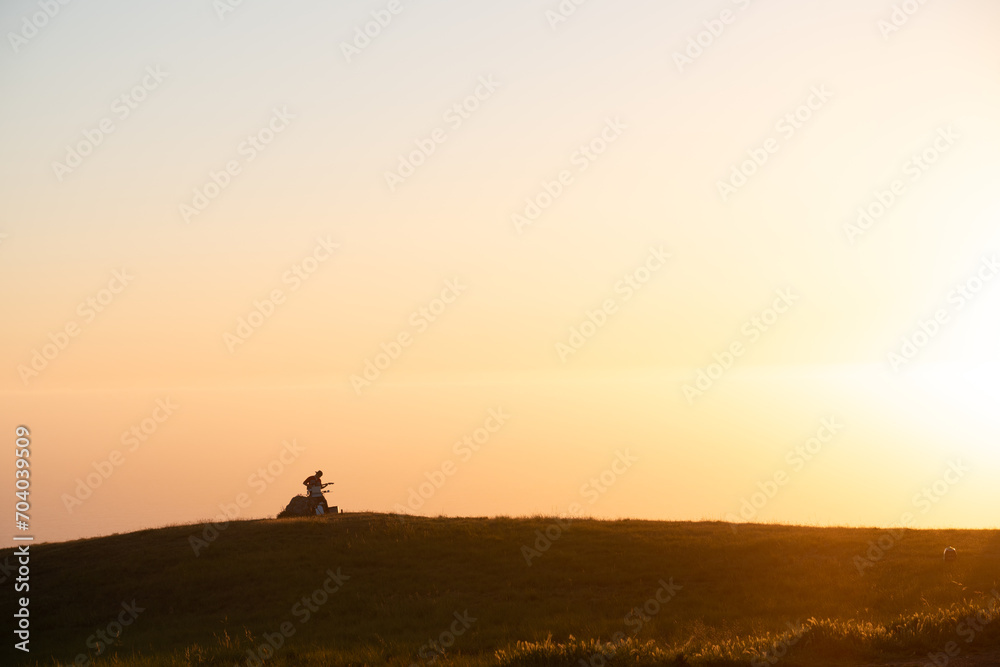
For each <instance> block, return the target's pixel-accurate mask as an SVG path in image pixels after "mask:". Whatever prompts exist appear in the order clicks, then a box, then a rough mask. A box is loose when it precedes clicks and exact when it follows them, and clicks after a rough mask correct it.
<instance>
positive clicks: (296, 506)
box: [278, 496, 338, 519]
mask: <svg viewBox="0 0 1000 667" xmlns="http://www.w3.org/2000/svg"><path fill="white" fill-rule="evenodd" d="M337 513H338V510H337V507H336V506H331V507H330V511H329V512H327V514H337ZM293 516H316V512H315V511H314V510H310V509H309V498H307V497H305V496H293V497H292V499H291V500H289V501H288V505H286V506H285V509H283V510H281V512H280V513H279V514H278V518H279V519H286V518H288V517H293Z"/></svg>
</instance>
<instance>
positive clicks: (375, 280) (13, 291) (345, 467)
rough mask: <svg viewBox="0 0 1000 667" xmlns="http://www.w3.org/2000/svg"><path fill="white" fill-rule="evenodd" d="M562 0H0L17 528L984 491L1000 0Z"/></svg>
mask: <svg viewBox="0 0 1000 667" xmlns="http://www.w3.org/2000/svg"><path fill="white" fill-rule="evenodd" d="M559 6H560V5H559V3H557V2H550V3H541V4H539V3H529V2H511V3H504V4H503V5H502V6H501V5H496V6H494V5H490V6H486V5H483V4H482V3H458V2H443V3H437V4H434V5H424V4H420V3H414V4H413V5H412V6H411V5H409V4H408V3H405V2H404V3H401V4H398V5H397V4H393V5H392V6H391V7H390V5H389V3H386V2H355V3H338V4H337V5H336V6H319V5H317V6H315V7H295V8H290V7H284V6H277V5H273V4H269V3H253V2H245V3H242V4H241V5H240V6H239V7H236V8H233V10H232V11H226V12H223V13H221V15H220V14H218V13H217V12H216V10H214V9H213V5H212V3H209V2H205V3H201V4H197V5H183V4H182V5H178V6H173V5H171V6H163V7H156V8H155V9H154V8H150V7H148V6H137V5H134V4H132V3H124V2H117V1H111V0H109V1H108V2H104V3H98V4H90V5H87V6H84V5H80V6H76V5H75V4H73V5H67V6H62V5H60V9H59V12H58V14H56V15H54V16H52V17H48V18H46V19H45V20H44V21H43V20H42V19H38V18H37V17H36V14H37V13H38V12H39V11H40V10H39V9H38V6H37V5H35V4H32V3H27V2H19V3H14V4H8V5H5V6H4V7H3V8H2V9H0V25H2V26H4V28H5V33H6V34H7V48H6V50H5V51H4V50H0V54H2V55H0V86H2V87H3V90H4V92H5V95H4V98H5V102H4V110H3V112H2V113H0V136H2V139H3V145H4V150H3V153H2V155H0V201H3V203H4V206H3V214H2V216H0V274H2V281H0V300H2V303H3V308H4V312H5V313H6V317H7V319H6V326H4V327H3V332H2V336H3V344H2V346H0V355H2V358H3V361H2V364H0V368H4V369H6V371H5V372H4V373H2V374H0V393H2V396H3V403H4V408H3V410H2V411H0V414H2V416H3V420H2V421H3V425H4V426H3V427H4V428H5V429H6V431H7V432H8V433H9V434H10V437H11V440H12V441H13V439H14V437H15V436H14V435H13V433H14V429H15V427H16V426H18V425H21V424H23V425H26V426H28V427H29V428H30V430H31V432H32V438H33V445H32V451H33V454H32V457H33V458H32V468H31V471H32V496H31V497H32V521H33V526H34V530H35V534H36V536H37V539H47V540H64V539H70V538H74V537H79V536H90V535H99V534H107V533H111V532H116V531H124V530H132V529H135V528H139V527H148V526H158V525H163V524H166V523H180V522H193V521H198V520H202V519H207V518H211V517H212V516H213V515H214V514H217V513H218V512H219V511H220V507H223V508H224V507H226V506H228V505H230V504H231V503H233V502H234V499H235V498H237V497H238V496H239V495H240V494H243V493H246V494H248V495H249V497H250V499H251V500H252V502H251V503H250V504H249V506H247V507H244V508H241V515H242V516H251V517H261V516H273V515H274V514H275V513H277V511H279V510H280V509H281V507H282V506H283V505H284V503H285V502H287V500H288V498H289V497H290V496H291V495H293V494H295V493H297V492H299V490H300V488H301V485H300V482H301V481H302V479H304V478H305V477H306V476H307V475H309V474H311V473H312V472H313V471H314V470H316V469H317V468H322V469H323V470H324V471H325V472H326V473H327V478H328V479H331V480H332V481H335V482H336V484H335V486H334V487H333V493H332V494H331V495H330V500H331V502H332V504H337V505H340V506H342V507H344V508H346V509H348V510H376V511H392V510H397V511H400V510H401V509H405V510H406V511H412V512H415V513H421V514H431V515H434V514H439V513H443V514H451V515H463V514H477V515H478V514H489V515H492V514H534V513H561V512H566V511H567V508H568V507H570V506H571V505H572V504H573V503H580V504H581V505H582V506H583V507H584V510H585V511H586V512H587V513H588V514H591V515H593V516H601V517H616V516H634V517H646V518H660V519H699V518H709V519H727V518H730V519H732V518H734V517H736V518H738V517H739V515H740V512H741V508H742V509H743V514H744V516H743V517H742V518H744V519H745V518H747V515H752V518H754V519H762V520H767V521H792V522H807V523H819V524H867V525H871V524H877V525H888V524H891V523H893V522H895V521H897V520H898V519H899V517H900V516H901V515H902V514H903V513H904V512H908V511H909V512H913V513H914V514H915V516H916V525H919V526H937V525H955V526H996V525H997V521H996V520H995V519H994V517H993V514H992V508H993V507H995V506H996V504H997V501H998V500H1000V498H998V496H997V491H996V490H995V485H994V484H993V483H992V479H993V478H994V477H995V476H996V474H997V473H998V472H1000V455H997V454H996V453H995V452H996V446H995V443H996V439H997V436H998V435H1000V432H998V431H1000V428H998V425H997V422H996V419H995V416H994V414H995V405H996V399H997V398H998V396H997V394H998V393H1000V392H998V389H997V384H996V377H997V373H996V371H997V370H998V368H1000V358H998V357H1000V355H998V353H997V346H996V340H997V337H998V334H1000V316H998V315H997V313H998V312H1000V310H998V308H1000V289H998V287H997V286H996V285H994V284H993V283H994V282H995V281H993V278H994V277H995V274H996V273H998V272H1000V266H998V264H997V259H998V257H1000V255H998V252H1000V235H998V232H997V222H998V217H1000V203H998V202H997V198H996V189H995V184H996V182H997V179H998V177H1000V167H998V165H997V161H996V155H997V154H998V151H1000V127H998V125H997V118H1000V113H998V112H1000V91H998V81H1000V78H998V76H997V75H998V69H1000V50H998V46H997V42H996V39H995V35H996V29H997V27H998V21H1000V8H997V7H996V6H995V4H994V3H990V2H987V1H986V0H965V1H963V2H957V3H948V4H941V3H938V4H935V3H928V4H925V5H920V6H919V10H917V11H916V12H915V13H913V14H912V15H901V14H896V15H894V10H893V3H891V2H886V3H870V2H861V1H860V0H851V1H849V2H843V3H838V4H837V6H836V7H822V8H818V7H812V6H803V5H802V4H801V3H793V2H791V1H790V0H782V1H776V2H768V3H757V2H749V1H747V0H735V1H732V2H720V3H687V4H685V5H683V6H673V5H671V6H664V5H662V3H653V2H645V1H643V2H636V3H628V4H627V5H624V6H623V5H616V4H614V3H602V2H588V3H585V4H584V5H581V6H579V7H578V8H577V9H576V11H575V12H573V13H572V14H571V15H565V16H564V15H561V14H558V12H559V9H558V8H559ZM553 12H555V13H553ZM563 19H565V20H563ZM43 22H44V25H41V26H40V27H38V26H36V24H40V23H43ZM888 26H891V27H888ZM895 28H898V29H895ZM366 30H367V32H368V36H367V37H366V36H365V31H366ZM11 35H13V37H12V36H11ZM359 35H361V36H359ZM497 415H504V417H503V419H500V418H499V417H497ZM501 422H502V423H501ZM832 424H836V425H837V427H836V429H832V428H831V425H832ZM834 431H835V432H834ZM820 436H822V439H821V438H820ZM477 437H478V438H479V440H482V442H477V440H476V438H477ZM810 439H814V440H810ZM470 443H471V444H470ZM473 445H474V447H473ZM807 455H808V458H806V456H807ZM626 461H627V462H628V463H627V464H626V463H625V462H626ZM108 466H110V468H109V467H108ZM269 466H270V472H269V469H268V467H269ZM956 468H957V469H960V470H963V471H964V470H965V469H966V468H967V469H968V472H962V474H961V475H959V474H958V473H956V472H954V471H955V470H956ZM949 470H950V471H951V472H948V471H949ZM102 471H103V472H104V473H105V474H104V475H102ZM261 471H263V472H261ZM95 475H96V477H95ZM602 475H603V477H602ZM88 476H90V481H91V482H94V483H90V482H88ZM945 476H947V481H945V482H942V481H941V480H942V479H945ZM98 478H100V479H98ZM602 479H603V481H602ZM594 480H596V481H594ZM609 481H610V482H611V483H608V482H609ZM10 483H11V484H12V485H13V477H11V480H10ZM428 485H430V486H428ZM432 487H433V488H432ZM925 489H930V490H931V491H929V492H928V493H930V496H927V495H922V494H925ZM935 489H936V490H935ZM421 490H422V491H423V493H421ZM772 491H773V493H771V492H772ZM414 494H415V495H414ZM755 494H757V495H755ZM760 494H763V496H762V495H760ZM931 496H933V497H931ZM755 502H756V505H758V506H754V503H755ZM747 503H750V505H749V507H752V510H748V509H746V507H748V505H747ZM925 507H926V508H927V509H926V511H924V508H925Z"/></svg>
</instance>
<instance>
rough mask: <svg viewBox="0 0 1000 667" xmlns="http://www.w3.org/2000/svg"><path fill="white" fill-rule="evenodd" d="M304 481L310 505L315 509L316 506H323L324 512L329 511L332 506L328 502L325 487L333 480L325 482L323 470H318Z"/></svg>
mask: <svg viewBox="0 0 1000 667" xmlns="http://www.w3.org/2000/svg"><path fill="white" fill-rule="evenodd" d="M302 483H303V484H305V486H306V495H307V496H309V501H310V503H311V505H310V507H312V509H313V511H315V510H316V507H319V506H321V507H322V508H323V512H322V513H323V514H326V513H327V512H329V511H330V506H329V505H328V504H327V502H326V496H324V495H323V487H326V486H330V485H331V484H333V482H327V483H326V484H324V483H323V471H322V470H317V471H316V474H315V475H310V476H309V477H306V479H305V481H304V482H302Z"/></svg>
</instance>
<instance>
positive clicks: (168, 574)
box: [0, 514, 1000, 665]
mask: <svg viewBox="0 0 1000 667" xmlns="http://www.w3.org/2000/svg"><path fill="white" fill-rule="evenodd" d="M546 532H547V533H548V537H545V534H546ZM192 537H195V538H198V539H203V538H205V537H212V533H211V532H210V533H208V534H207V535H206V534H205V533H204V532H203V527H202V526H175V527H168V528H162V529H158V530H150V531H143V532H138V533H132V534H127V535H115V536H110V537H104V538H98V539H90V540H78V541H73V542H67V543H60V544H50V545H37V546H35V547H33V548H32V557H31V586H32V590H31V614H32V644H31V646H32V653H31V656H30V657H31V659H32V660H34V661H38V664H52V662H51V658H56V659H58V660H60V661H65V662H67V663H69V662H71V661H72V660H74V658H75V657H76V656H77V655H79V654H85V655H87V656H92V655H93V654H94V648H96V646H97V645H98V642H101V641H102V639H101V638H100V636H99V635H97V634H96V633H97V631H98V630H104V631H105V634H106V635H108V639H110V638H111V637H110V635H113V634H114V632H115V631H116V628H115V627H114V626H113V625H112V627H111V629H110V632H109V631H108V628H109V624H113V622H116V619H118V620H120V621H122V622H123V624H124V622H125V621H128V624H127V625H124V626H123V629H122V630H121V633H120V636H119V637H118V638H117V639H114V640H113V643H112V644H111V645H110V648H109V650H107V651H106V652H105V654H104V656H103V658H102V659H99V660H97V661H96V663H95V664H101V663H102V662H107V661H106V658H108V657H109V656H113V655H115V654H117V655H118V656H120V657H122V658H130V660H129V661H127V662H126V663H125V664H151V665H152V664H170V663H171V662H173V664H226V665H232V664H233V663H234V662H236V661H237V660H241V662H239V664H254V659H253V658H251V655H253V654H255V655H257V656H258V657H260V656H262V657H264V658H267V660H266V661H265V662H266V664H268V665H272V664H278V665H280V664H289V665H296V664H385V662H386V661H388V662H390V663H391V664H400V665H410V664H413V663H418V664H429V663H430V662H431V661H432V660H433V661H434V662H439V661H438V660H434V658H435V656H436V655H437V652H436V647H440V648H441V650H445V651H446V656H447V660H452V661H456V660H457V661H458V662H460V663H469V664H496V663H497V661H498V660H499V661H500V662H503V663H504V664H510V665H514V664H552V663H576V661H577V660H578V659H579V658H580V657H583V658H584V659H585V662H589V663H591V664H594V661H593V660H591V659H590V658H592V657H593V655H594V654H595V651H602V650H604V649H601V648H600V647H599V646H598V647H597V649H595V648H594V647H595V646H596V645H592V644H586V643H584V642H586V641H587V640H595V639H600V640H604V641H608V640H612V639H620V638H623V637H625V638H627V637H634V640H633V644H630V646H633V647H634V646H636V644H635V641H638V642H639V643H643V642H648V641H649V640H654V641H655V645H653V648H655V649H656V650H662V651H664V652H665V653H662V654H649V655H647V656H646V658H648V659H650V660H654V661H663V660H666V659H667V658H666V657H665V656H668V655H669V656H671V659H672V656H673V655H674V654H675V653H676V652H677V650H678V649H682V650H683V652H684V653H685V655H686V656H687V657H688V659H689V660H691V661H692V664H695V663H698V662H703V663H706V664H707V662H708V660H707V658H708V657H710V656H712V655H716V656H717V657H719V659H720V660H722V661H721V662H716V663H714V664H740V663H741V662H742V663H743V664H752V659H753V656H755V655H756V656H762V655H763V652H764V651H768V652H769V655H772V656H773V654H774V649H777V650H778V652H781V653H784V649H787V650H788V656H787V657H786V658H785V659H784V662H783V663H782V664H788V665H793V664H817V663H816V661H817V660H818V659H819V656H821V655H822V656H824V657H831V658H832V657H835V656H836V655H840V656H855V657H856V658H857V657H859V656H871V657H877V656H878V655H882V654H893V655H899V656H926V653H927V652H928V651H930V652H934V651H943V650H944V647H945V645H946V644H947V642H948V641H952V640H953V641H955V642H956V644H957V645H958V646H959V650H960V651H961V652H962V655H963V656H964V655H967V654H969V653H970V652H973V651H977V652H981V651H985V650H988V649H993V648H996V647H998V646H1000V623H997V624H996V626H997V627H994V626H993V625H991V624H990V623H989V622H987V623H984V624H982V625H981V626H980V627H981V629H980V630H979V631H977V632H974V636H973V640H974V641H972V642H968V643H967V642H965V638H966V637H965V636H963V635H960V634H959V632H960V629H958V625H957V624H958V622H960V621H961V619H962V618H963V617H964V616H963V614H965V615H967V612H968V613H974V612H975V609H976V608H984V609H987V610H990V609H992V607H991V606H990V604H989V599H990V598H989V596H990V593H991V591H994V590H996V589H998V588H1000V583H998V579H1000V568H998V565H1000V532H998V531H906V532H904V533H897V534H896V535H895V536H892V535H889V534H888V533H886V532H885V531H884V530H877V529H840V528H809V527H789V526H770V525H748V526H739V527H738V528H737V530H735V531H734V530H733V529H732V528H731V527H730V526H729V525H728V524H723V523H676V522H646V521H614V522H607V521H594V520H575V521H573V522H572V523H569V524H564V525H563V526H560V525H559V523H557V522H556V520H554V519H547V518H527V519H509V518H497V519H472V518H469V519H466V518H437V519H430V518H420V517H416V518H409V517H407V518H405V520H404V519H402V518H398V517H394V516H389V515H379V514H347V515H340V516H336V517H327V518H315V519H292V520H262V521H245V522H236V523H233V524H231V525H229V526H228V527H227V528H226V529H225V530H223V531H222V532H220V533H218V534H217V536H216V537H215V539H214V540H213V541H210V542H209V541H206V542H204V543H200V544H199V543H194V546H192V545H193V542H192ZM880 539H881V541H882V545H883V546H888V547H889V548H888V549H887V550H884V551H883V550H880V549H879V547H878V546H877V545H878V543H879V540H880ZM890 542H892V544H891V545H889V543H890ZM949 544H950V545H953V546H955V547H956V548H957V549H958V553H959V559H958V560H957V561H956V562H954V563H947V564H946V563H944V562H942V559H941V551H942V549H943V547H944V546H946V545H949ZM196 549H197V550H198V554H197V555H196V554H195V551H196ZM9 554H10V550H6V551H4V552H3V553H2V554H0V559H2V558H4V557H6V556H7V555H9ZM869 556H870V558H869ZM529 561H530V564H529ZM304 598H305V599H304ZM998 604H1000V603H998ZM123 605H124V606H123ZM952 605H965V606H954V607H953V606H952ZM643 609H644V611H643ZM986 613H989V612H988V611H987V612H986ZM119 617H121V618H119ZM132 617H134V620H132ZM8 618H9V616H8ZM809 619H816V620H814V621H812V622H810V621H809ZM827 619H829V621H828V620H827ZM989 620H992V617H990V619H989ZM848 621H850V622H848ZM868 622H871V623H873V624H875V625H866V623H868ZM803 624H806V626H803ZM806 627H808V628H811V630H810V632H809V633H806V635H805V636H804V637H805V638H804V639H803V640H802V641H798V640H796V641H794V642H793V641H792V640H793V639H795V638H796V634H798V633H802V632H803V630H804V629H805V628H806ZM893 628H895V629H893ZM791 629H796V634H793V633H792V630H791ZM282 633H284V634H282ZM768 633H772V634H771V635H770V636H769V635H768ZM549 636H551V641H548V642H546V641H545V640H546V638H547V637H549ZM571 637H572V638H571ZM88 638H90V639H89V643H90V645H91V646H90V648H88ZM782 640H784V641H785V644H786V646H785V647H784V649H783V648H782V646H781V641H782ZM519 641H525V642H536V643H535V644H530V643H529V644H522V645H520V646H516V645H515V644H516V642H519ZM268 642H270V645H269V643H268ZM272 645H280V646H279V648H278V649H277V651H276V653H275V655H274V656H273V657H271V656H270V652H271V646H272ZM443 645H447V648H445V647H444V646H443ZM713 645H719V646H721V648H718V649H717V650H716V649H712V648H711V647H712V646H713ZM626 648H627V647H626ZM498 650H503V651H504V653H502V654H501V655H500V656H499V657H498V656H497V655H496V652H497V651H498ZM643 650H647V651H648V650H653V649H652V648H649V647H647V648H646V649H643ZM248 651H250V653H248ZM713 651H715V652H714V653H713ZM625 653H626V651H625V650H623V651H621V652H619V654H618V655H617V657H616V658H615V660H611V661H610V663H611V664H614V663H615V662H616V661H625V662H622V663H621V664H626V663H627V662H628V661H627V660H626V656H625ZM578 654H579V655H578ZM136 655H138V656H141V657H142V658H140V659H136V658H135V656H136ZM699 656H700V657H699ZM734 656H740V660H739V661H737V662H732V661H731V659H732V658H733V657H734ZM16 657H18V658H19V659H23V656H16ZM438 657H440V656H438ZM599 657H600V656H599ZM604 657H606V658H609V659H610V658H611V657H612V655H611V652H610V651H607V655H605V656H604ZM723 658H725V659H724V660H723ZM643 659H645V658H643V655H641V651H639V652H634V655H633V656H632V657H631V658H628V660H632V661H633V662H636V661H639V662H641V661H642V660H643ZM759 664H764V663H759Z"/></svg>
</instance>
